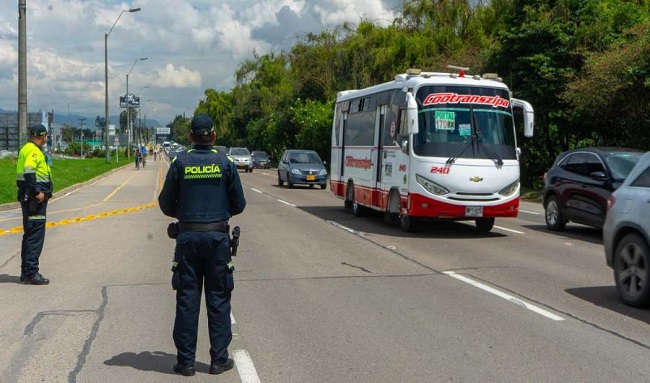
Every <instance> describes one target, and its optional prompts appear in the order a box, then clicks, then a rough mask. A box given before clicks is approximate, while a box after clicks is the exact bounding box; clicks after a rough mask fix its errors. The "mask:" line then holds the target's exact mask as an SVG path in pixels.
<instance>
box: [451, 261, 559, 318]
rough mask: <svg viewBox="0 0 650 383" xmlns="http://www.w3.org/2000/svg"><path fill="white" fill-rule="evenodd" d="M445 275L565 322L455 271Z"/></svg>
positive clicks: (556, 316)
mask: <svg viewBox="0 0 650 383" xmlns="http://www.w3.org/2000/svg"><path fill="white" fill-rule="evenodd" d="M444 273H445V274H447V275H449V276H450V277H453V278H456V279H458V280H460V281H463V282H465V283H469V284H470V285H472V286H474V287H478V288H479V289H481V290H484V291H487V292H488V293H491V294H494V295H496V296H498V297H500V298H503V299H505V300H507V301H510V302H511V303H514V304H516V305H517V306H522V307H525V308H527V309H528V310H530V311H533V312H536V313H537V314H540V315H542V316H545V317H547V318H549V319H552V320H555V321H563V320H564V318H562V317H561V316H558V315H555V314H553V313H551V312H549V311H546V310H544V309H542V308H540V307H537V306H535V305H531V304H530V303H528V302H524V301H522V300H521V299H519V298H516V297H513V296H512V295H509V294H506V293H504V292H502V291H499V290H497V289H495V288H492V287H490V286H488V285H485V284H483V283H480V282H477V281H475V280H473V279H470V278H467V277H465V276H462V275H460V274H456V273H455V272H453V271H445V272H444Z"/></svg>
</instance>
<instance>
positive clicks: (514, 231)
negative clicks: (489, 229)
mask: <svg viewBox="0 0 650 383" xmlns="http://www.w3.org/2000/svg"><path fill="white" fill-rule="evenodd" d="M494 228H495V229H499V230H503V231H509V232H511V233H516V234H526V233H524V232H523V231H519V230H513V229H508V228H507V227H502V226H494Z"/></svg>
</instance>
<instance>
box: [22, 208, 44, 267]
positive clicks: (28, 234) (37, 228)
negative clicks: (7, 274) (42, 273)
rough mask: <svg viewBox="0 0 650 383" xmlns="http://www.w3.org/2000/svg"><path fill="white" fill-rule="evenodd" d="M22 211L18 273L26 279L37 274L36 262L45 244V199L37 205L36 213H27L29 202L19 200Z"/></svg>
mask: <svg viewBox="0 0 650 383" xmlns="http://www.w3.org/2000/svg"><path fill="white" fill-rule="evenodd" d="M20 207H21V208H22V211H23V242H22V244H21V249H20V259H21V264H20V272H21V273H22V274H24V275H25V276H27V277H28V278H31V277H33V276H34V275H36V273H38V260H39V258H40V256H41V251H43V243H44V242H45V220H46V211H47V198H46V199H45V200H43V202H41V203H39V204H38V206H37V207H36V211H34V212H31V213H30V211H29V202H28V201H24V200H21V202H20Z"/></svg>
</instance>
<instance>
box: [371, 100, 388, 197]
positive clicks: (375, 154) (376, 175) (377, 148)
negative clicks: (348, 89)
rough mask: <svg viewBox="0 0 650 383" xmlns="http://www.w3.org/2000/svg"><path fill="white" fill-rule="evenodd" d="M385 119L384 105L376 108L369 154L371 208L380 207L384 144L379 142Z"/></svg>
mask: <svg viewBox="0 0 650 383" xmlns="http://www.w3.org/2000/svg"><path fill="white" fill-rule="evenodd" d="M385 117H386V105H379V106H378V107H377V116H376V118H375V138H374V141H373V142H374V145H373V148H372V150H371V153H370V161H371V163H372V164H373V166H374V171H373V172H372V183H371V185H372V186H373V190H374V192H373V193H372V202H371V203H372V205H373V206H382V202H381V201H382V195H381V192H380V190H381V182H382V177H381V172H382V167H383V166H384V165H383V161H382V158H383V151H384V144H383V143H382V142H381V141H382V137H383V131H384V119H385Z"/></svg>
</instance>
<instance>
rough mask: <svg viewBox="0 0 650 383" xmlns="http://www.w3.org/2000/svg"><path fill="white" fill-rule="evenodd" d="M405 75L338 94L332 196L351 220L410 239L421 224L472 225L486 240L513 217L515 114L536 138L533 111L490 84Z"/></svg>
mask: <svg viewBox="0 0 650 383" xmlns="http://www.w3.org/2000/svg"><path fill="white" fill-rule="evenodd" d="M453 68H454V69H458V70H459V71H458V72H455V73H427V72H420V71H419V70H409V71H408V72H407V73H405V74H400V75H397V76H396V77H395V80H393V81H390V82H387V83H383V84H379V85H375V86H372V87H369V88H365V89H360V90H349V91H343V92H339V94H338V96H337V100H336V108H335V110H334V122H333V125H332V157H331V170H330V172H331V176H330V188H331V190H332V192H333V193H334V194H335V195H336V196H338V197H340V198H342V199H343V200H344V201H345V206H346V207H348V208H352V212H353V213H354V215H356V216H360V215H363V213H364V212H365V211H366V209H373V210H377V211H380V212H384V213H385V217H386V220H388V221H393V222H399V224H400V225H401V227H402V229H403V230H404V231H413V230H414V229H415V227H416V224H417V221H418V220H420V219H421V218H437V219H438V218H439V219H451V220H474V221H475V222H476V227H477V228H478V229H479V230H481V231H486V232H487V231H490V230H491V229H492V226H493V225H494V220H495V218H496V217H516V216H517V213H518V211H519V153H520V151H519V149H518V147H517V139H516V134H515V118H514V114H513V108H521V109H522V111H523V123H524V136H526V137H532V135H533V120H534V112H533V108H532V107H531V105H530V104H529V103H528V102H526V101H523V100H518V99H515V98H512V97H511V92H510V90H509V89H508V87H507V86H506V85H505V84H504V83H503V82H501V79H499V78H498V77H497V76H496V75H494V74H486V75H483V76H478V75H466V74H465V71H466V70H467V68H458V67H453Z"/></svg>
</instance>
